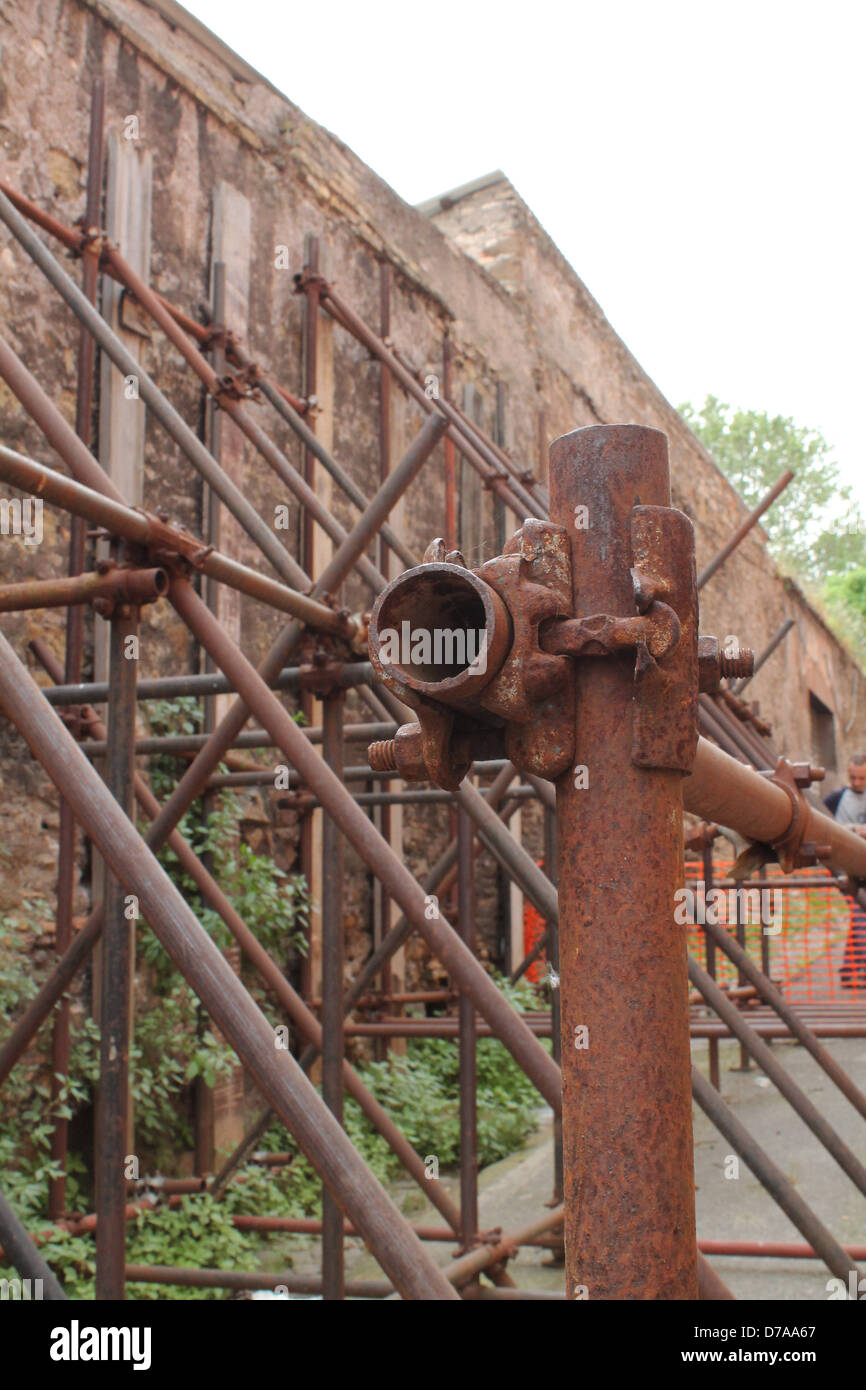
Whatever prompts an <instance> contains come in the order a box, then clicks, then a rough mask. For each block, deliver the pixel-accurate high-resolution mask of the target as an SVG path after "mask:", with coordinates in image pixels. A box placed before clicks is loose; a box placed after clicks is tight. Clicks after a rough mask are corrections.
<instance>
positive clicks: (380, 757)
mask: <svg viewBox="0 0 866 1390" xmlns="http://www.w3.org/2000/svg"><path fill="white" fill-rule="evenodd" d="M367 759H368V761H369V763H370V766H371V768H372V769H373V771H374V772H396V771H397V740H396V739H395V738H384V739H381V740H380V741H379V742H378V743H371V744H370V746H369V748H368V749H367Z"/></svg>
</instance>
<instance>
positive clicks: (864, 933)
mask: <svg viewBox="0 0 866 1390" xmlns="http://www.w3.org/2000/svg"><path fill="white" fill-rule="evenodd" d="M824 805H825V806H826V807H827V810H828V811H829V812H830V813H831V815H832V816H833V817H834V819H835V820H836V822H837V824H839V825H844V826H845V828H846V829H847V830H853V831H854V834H855V835H860V836H862V837H863V838H864V839H866V753H855V754H854V755H853V756H852V758H851V761H850V763H849V764H848V785H847V787H843V788H842V789H841V791H837V792H831V793H830V795H829V796H826V797H825V798H824ZM839 978H840V981H841V984H842V988H843V989H855V990H861V989H862V990H864V991H866V912H864V911H863V908H862V907H861V906H860V904H859V903H858V902H857V901H856V900H854V901H852V903H851V930H850V931H849V933H848V940H847V942H846V944H845V954H844V956H843V958H842V970H841V973H840V976H839Z"/></svg>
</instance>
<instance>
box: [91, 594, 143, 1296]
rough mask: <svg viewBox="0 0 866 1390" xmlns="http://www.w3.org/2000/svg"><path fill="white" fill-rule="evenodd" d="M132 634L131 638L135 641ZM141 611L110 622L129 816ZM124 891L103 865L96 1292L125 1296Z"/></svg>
mask: <svg viewBox="0 0 866 1390" xmlns="http://www.w3.org/2000/svg"><path fill="white" fill-rule="evenodd" d="M129 639H134V642H133V643H130V640H129ZM137 639H138V609H137V608H122V609H119V610H118V611H117V613H116V614H115V616H114V617H113V618H112V619H111V641H110V657H109V675H108V684H109V696H108V759H107V770H106V781H107V783H108V789H109V791H110V792H111V793H112V795H113V797H114V799H115V801H116V802H117V804H118V807H119V808H120V809H121V810H122V811H123V812H124V814H125V815H126V816H128V817H129V818H130V819H131V817H132V809H133V782H134V776H135V769H134V762H133V747H134V743H135V680H136V670H137V667H138V659H137V651H136V645H137ZM125 898H126V895H125V890H124V887H123V885H122V884H121V883H120V881H119V879H118V878H117V877H116V875H114V874H112V873H110V872H109V871H108V870H106V877H105V897H104V902H103V917H104V926H103V929H102V970H101V1004H100V1018H99V1028H100V1062H99V1090H98V1095H97V1102H96V1131H95V1137H94V1150H95V1164H96V1215H97V1227H96V1297H97V1298H98V1299H122V1298H124V1297H125V1264H126V1220H125V1215H124V1213H125V1211H126V1172H125V1158H126V1155H127V1153H128V1152H129V1150H128V1140H129V1136H128V1132H127V1130H128V1120H129V1040H130V1039H129V1035H130V1023H131V1019H132V987H133V969H134V940H135V938H134V935H133V930H134V928H133V921H134V918H133V919H132V920H130V919H129V918H128V917H127V915H126V911H125V907H126V903H125Z"/></svg>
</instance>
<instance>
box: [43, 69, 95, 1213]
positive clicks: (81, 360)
mask: <svg viewBox="0 0 866 1390" xmlns="http://www.w3.org/2000/svg"><path fill="white" fill-rule="evenodd" d="M104 157H105V84H104V82H103V80H102V78H101V77H98V78H97V79H96V81H95V82H94V84H93V91H92V95H91V105H90V142H89V146H88V151H87V198H86V202H85V210H84V217H85V223H86V227H87V228H90V227H97V226H99V223H100V217H101V212H102V165H103V162H104ZM98 286H99V254H98V251H96V250H95V248H94V247H92V246H88V247H87V248H86V249H85V251H84V254H83V256H82V270H81V288H82V292H83V293H84V294H85V295H86V296H87V298H88V300H89V301H90V303H91V304H95V303H96V294H97V289H98ZM95 361H96V343H95V341H94V339H93V337H92V335H91V334H90V333H88V331H87V329H86V328H85V327H84V325H83V324H82V325H81V327H80V328H79V331H78V380H77V384H76V396H75V433H76V434H77V435H78V437H79V439H81V440H82V441H83V442H84V444H86V446H87V447H88V449H89V448H90V429H91V412H92V409H93V372H94V365H95ZM86 544H87V522H86V521H85V520H84V519H83V518H82V517H78V516H73V517H70V520H69V571H68V572H69V575H70V577H73V576H75V575H78V574H81V573H83V571H84V555H85V549H86ZM83 647H84V609H83V606H82V605H81V604H78V603H73V604H70V606H69V608H68V609H67V613H66V665H65V672H64V679H65V682H66V684H67V685H77V684H78V683H79V681H80V680H81V657H82V651H83ZM75 840H76V837H75V820H74V818H73V815H72V809H71V807H70V805H69V802H68V801H65V800H64V799H63V798H62V797H61V800H60V826H59V831H58V841H59V843H58V856H57V915H56V918H55V932H54V940H55V944H56V950H57V954H58V956H62V955H63V953H64V951H66V949H67V947H68V946H69V943H70V942H71V940H72V911H73V902H74V897H75ZM70 1008H71V1005H70V1001H69V999H67V998H63V999H61V1001H60V1004H59V1005H58V1008H57V1015H56V1017H55V1020H54V1033H53V1037H52V1041H51V1102H52V1106H51V1108H52V1114H53V1115H54V1116H55V1118H54V1132H53V1134H52V1136H51V1161H52V1163H53V1164H54V1165H55V1166H56V1167H57V1168H58V1169H60V1170H61V1171H60V1172H59V1174H58V1176H57V1177H56V1178H52V1179H51V1182H50V1184H49V1188H48V1215H49V1216H50V1218H51V1219H52V1220H53V1221H56V1220H57V1218H58V1217H59V1216H61V1215H62V1214H63V1211H64V1209H65V1206H66V1148H67V1139H68V1132H69V1124H68V1121H67V1120H66V1119H65V1117H63V1116H60V1115H56V1109H57V1107H58V1106H59V1103H60V1097H61V1094H62V1090H63V1087H64V1086H65V1083H66V1076H67V1074H68V1072H69V1022H70Z"/></svg>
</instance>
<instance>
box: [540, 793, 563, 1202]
mask: <svg viewBox="0 0 866 1390" xmlns="http://www.w3.org/2000/svg"><path fill="white" fill-rule="evenodd" d="M557 857H558V856H557V848H556V813H555V812H554V810H553V808H552V807H551V806H545V808H544V869H545V872H546V874H547V875H548V877H549V878H550V881H551V883H552V884H553V886H554V887H556V885H557V872H556V866H557ZM547 960H548V964H549V966H550V970H549V972H548V973H549V976H550V1042H551V1054H552V1056H553V1060H554V1062H556V1063H558V1065H559V1066H562V1027H561V1018H560V1009H559V921H558V919H557V918H553V917H551V918H550V919H549V920H548V923H547ZM561 1203H562V1115H561V1114H558V1115H557V1114H556V1113H555V1112H554V1116H553V1196H552V1197H551V1199H550V1205H551V1206H553V1207H558V1206H560V1205H561Z"/></svg>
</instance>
